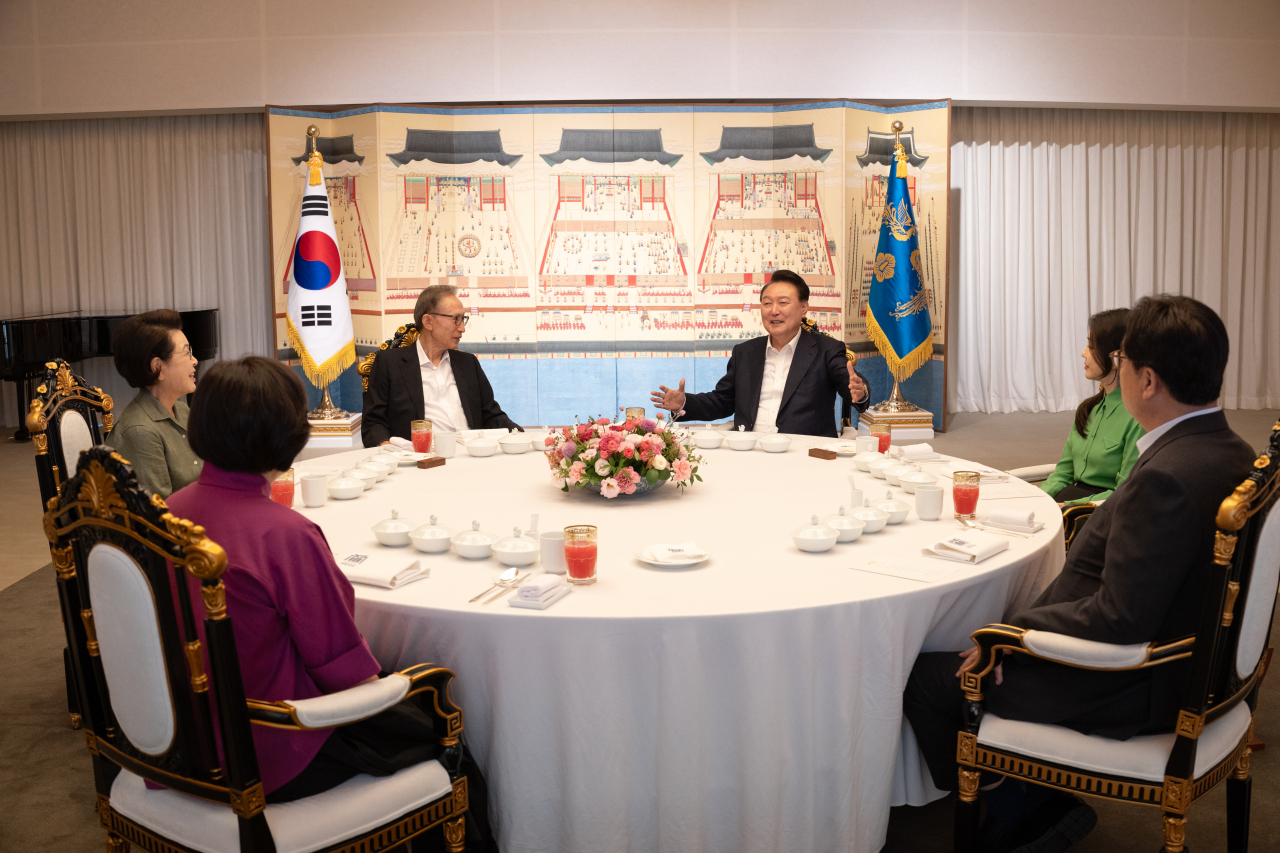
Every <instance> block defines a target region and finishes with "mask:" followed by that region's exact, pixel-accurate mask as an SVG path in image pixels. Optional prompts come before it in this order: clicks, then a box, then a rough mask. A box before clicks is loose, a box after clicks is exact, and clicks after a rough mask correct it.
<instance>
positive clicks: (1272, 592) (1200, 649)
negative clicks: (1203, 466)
mask: <svg viewBox="0 0 1280 853" xmlns="http://www.w3.org/2000/svg"><path fill="white" fill-rule="evenodd" d="M1278 487H1280V422H1277V423H1276V425H1275V427H1273V428H1272V431H1271V439H1270V442H1269V443H1268V446H1267V448H1266V449H1264V450H1263V451H1262V454H1261V455H1260V456H1259V457H1258V458H1257V460H1256V461H1255V462H1254V463H1253V470H1252V471H1251V472H1250V473H1249V475H1248V477H1246V478H1245V480H1244V481H1243V482H1242V483H1241V484H1240V485H1239V486H1237V487H1236V488H1235V491H1233V492H1232V493H1231V495H1230V496H1229V497H1227V499H1226V500H1224V501H1223V502H1222V504H1221V506H1220V507H1219V509H1218V514H1217V519H1216V521H1217V525H1218V531H1217V534H1216V537H1215V541H1214V548H1213V555H1214V559H1213V563H1212V565H1211V566H1210V567H1209V577H1208V579H1207V582H1206V584H1205V590H1204V598H1205V603H1204V608H1203V610H1202V611H1201V614H1200V623H1199V627H1198V628H1197V630H1196V635H1195V644H1194V646H1193V652H1192V655H1191V660H1192V674H1191V684H1190V687H1189V688H1188V690H1187V696H1186V697H1185V699H1184V701H1183V707H1182V711H1181V712H1180V713H1179V716H1178V724H1177V735H1178V738H1177V740H1176V741H1175V744H1174V749H1173V752H1172V753H1171V755H1170V758H1169V764H1168V766H1167V768H1166V775H1167V776H1169V777H1172V778H1174V779H1178V780H1187V779H1190V778H1191V774H1192V768H1193V767H1194V759H1195V743H1196V739H1197V738H1198V737H1199V734H1200V732H1201V731H1202V730H1203V729H1204V726H1205V725H1207V724H1208V723H1212V722H1213V721H1214V720H1217V719H1219V718H1221V717H1222V716H1224V715H1225V714H1226V713H1227V712H1228V711H1230V710H1231V709H1232V708H1235V707H1236V706H1238V705H1239V704H1240V703H1241V702H1246V703H1247V704H1248V706H1249V708H1250V710H1251V711H1252V710H1253V709H1254V708H1256V707H1257V696H1258V681H1259V679H1260V678H1261V676H1262V669H1263V655H1264V653H1265V652H1266V647H1267V640H1268V636H1269V634H1270V630H1271V618H1272V615H1273V614H1274V612H1275V605H1276V593H1277V584H1278V583H1280V512H1273V509H1274V507H1275V504H1276V500H1277V496H1278V495H1280V491H1278Z"/></svg>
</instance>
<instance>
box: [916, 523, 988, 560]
mask: <svg viewBox="0 0 1280 853" xmlns="http://www.w3.org/2000/svg"><path fill="white" fill-rule="evenodd" d="M1008 547H1009V540H1008V539H1007V538H1005V537H1002V536H992V535H991V534H989V533H978V532H977V531H976V530H965V531H964V532H962V533H956V534H955V535H953V536H949V537H948V538H946V539H943V540H942V541H939V542H935V543H933V547H932V548H922V549H921V550H920V553H921V554H923V555H925V556H926V557H941V558H942V559H944V560H955V561H956V562H959V563H981V562H982V561H983V560H985V559H987V557H990V556H993V555H995V554H999V553H1000V552H1001V551H1003V550H1004V549H1006V548H1008Z"/></svg>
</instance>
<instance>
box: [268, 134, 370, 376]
mask: <svg viewBox="0 0 1280 853" xmlns="http://www.w3.org/2000/svg"><path fill="white" fill-rule="evenodd" d="M311 156H312V158H313V160H314V161H315V162H313V163H312V164H311V165H312V168H311V170H310V177H309V178H308V181H307V188H306V191H305V192H304V193H303V195H302V216H301V217H300V218H299V220H298V236H297V237H296V238H295V239H294V241H293V256H292V258H291V259H290V262H289V314H288V317H287V318H286V320H285V324H286V326H287V329H288V334H289V343H290V344H292V345H293V348H294V349H296V350H297V351H298V355H299V357H300V358H301V359H302V370H303V372H304V373H305V374H306V376H307V378H308V379H309V380H311V383H312V384H313V385H315V386H316V387H318V388H324V387H325V386H326V385H328V384H329V383H330V382H332V381H333V380H335V379H337V378H338V375H339V374H340V373H342V371H344V370H346V369H347V368H348V367H350V366H351V365H352V364H355V361H356V342H355V331H354V330H353V329H352V326H351V304H350V302H349V300H348V297H347V279H346V277H345V276H344V275H343V273H342V255H341V254H340V253H339V252H338V239H337V231H336V230H335V229H334V227H333V213H332V212H331V211H330V210H329V195H328V193H326V192H325V186H324V178H323V177H322V175H321V171H320V162H319V160H320V155H319V154H312V155H311Z"/></svg>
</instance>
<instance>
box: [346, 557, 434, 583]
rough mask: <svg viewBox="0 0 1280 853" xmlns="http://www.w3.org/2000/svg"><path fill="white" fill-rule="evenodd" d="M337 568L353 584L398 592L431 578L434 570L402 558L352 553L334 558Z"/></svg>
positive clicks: (413, 560)
mask: <svg viewBox="0 0 1280 853" xmlns="http://www.w3.org/2000/svg"><path fill="white" fill-rule="evenodd" d="M334 557H335V559H337V561H338V568H339V569H341V570H342V573H343V574H344V575H346V576H347V580H349V581H351V582H352V583H362V584H366V585H368V586H380V587H382V588H383V589H397V588H399V587H402V586H404V585H405V584H409V583H413V582H414V581H416V580H422V579H423V578H425V577H430V576H431V569H430V568H427V567H424V566H423V565H422V563H421V561H419V560H415V559H412V558H410V557H407V556H403V555H400V554H381V553H368V554H362V553H359V552H352V553H348V554H334Z"/></svg>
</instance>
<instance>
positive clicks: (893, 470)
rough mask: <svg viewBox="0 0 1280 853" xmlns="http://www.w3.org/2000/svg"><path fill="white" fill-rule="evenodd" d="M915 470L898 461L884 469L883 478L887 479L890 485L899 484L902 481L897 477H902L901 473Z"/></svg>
mask: <svg viewBox="0 0 1280 853" xmlns="http://www.w3.org/2000/svg"><path fill="white" fill-rule="evenodd" d="M915 470H916V469H915V468H912V467H911V466H910V465H903V464H902V463H901V462H899V463H898V464H897V465H894V466H892V467H889V468H886V469H884V478H885V479H886V480H888V481H889V483H890V484H891V485H894V486H901V485H902V482H901V480H900V479H899V478H900V477H902V475H903V474H911V473H914V472H915Z"/></svg>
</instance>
